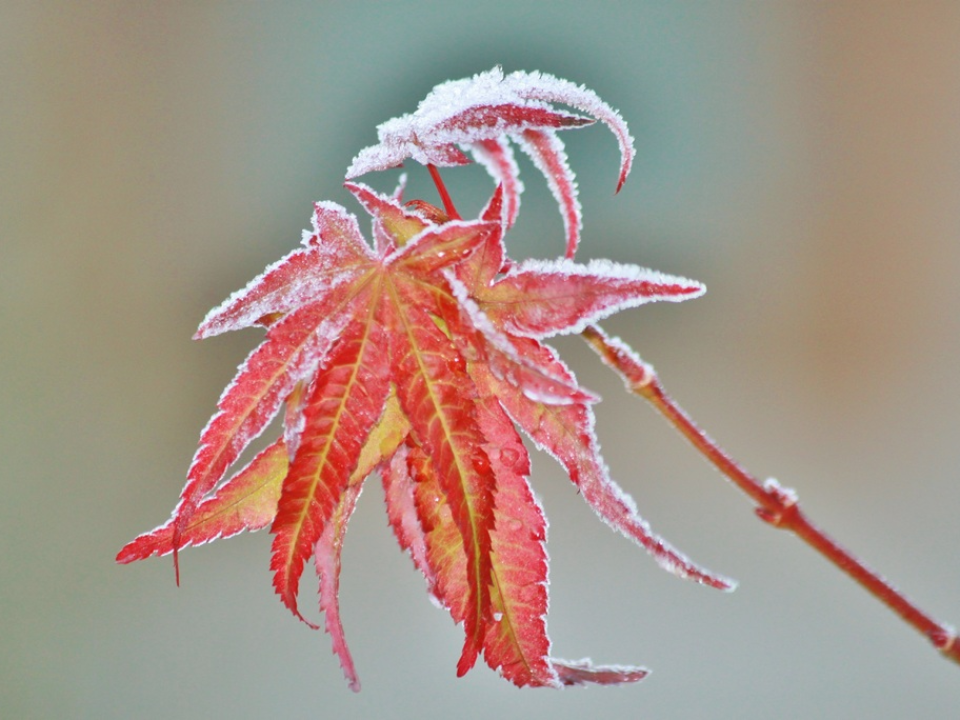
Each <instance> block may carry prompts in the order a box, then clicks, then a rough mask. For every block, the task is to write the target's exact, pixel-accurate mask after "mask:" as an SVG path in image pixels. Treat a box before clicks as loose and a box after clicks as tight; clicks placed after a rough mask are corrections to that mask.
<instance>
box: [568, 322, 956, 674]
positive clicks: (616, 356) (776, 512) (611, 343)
mask: <svg viewBox="0 0 960 720" xmlns="http://www.w3.org/2000/svg"><path fill="white" fill-rule="evenodd" d="M582 336H583V338H584V339H585V340H586V341H587V343H588V344H589V345H590V346H591V347H592V348H593V349H594V350H595V351H596V352H597V354H599V355H600V357H601V359H602V360H603V361H604V363H606V364H607V365H608V366H609V367H611V368H612V369H613V370H614V371H616V372H617V373H618V374H619V375H620V376H621V377H622V378H623V380H624V382H625V383H626V385H627V388H628V389H629V390H630V391H631V392H633V393H635V394H637V395H639V396H640V397H642V398H644V399H645V400H647V401H649V402H650V404H652V405H653V406H654V407H655V408H656V409H657V410H658V411H659V412H660V414H661V415H663V416H664V418H666V419H667V421H669V422H670V424H671V425H673V426H674V427H675V428H676V429H677V430H678V431H679V432H680V433H681V434H682V435H683V436H684V437H685V438H686V439H687V440H688V441H689V442H690V443H691V444H692V445H693V446H694V448H696V449H697V450H698V451H699V452H700V453H701V454H702V455H703V456H704V457H705V458H706V459H707V460H708V461H709V462H710V463H711V464H713V465H714V466H715V467H716V468H717V469H718V470H719V471H720V472H721V473H723V474H724V475H725V476H726V477H727V478H729V479H730V481H731V482H733V484H734V485H736V486H737V487H738V488H740V490H742V491H743V492H744V493H746V494H747V495H748V496H749V497H750V498H751V499H752V500H753V501H754V502H755V503H756V504H757V507H756V508H755V510H754V512H755V513H756V514H757V516H758V517H759V518H760V519H761V520H763V521H764V522H766V523H768V524H770V525H771V526H773V527H776V528H780V529H782V530H790V531H791V532H793V533H794V534H795V535H797V536H798V537H799V538H800V539H801V540H803V541H804V542H806V543H807V544H808V545H810V546H811V547H812V548H813V549H814V550H816V551H817V552H819V553H820V554H821V555H823V557H825V558H826V559H827V560H829V561H830V562H832V563H833V564H834V565H836V566H837V567H838V568H840V570H842V571H843V572H845V573H846V574H847V575H849V576H850V577H851V578H852V579H853V580H854V581H855V582H857V583H858V584H859V585H860V586H861V587H863V588H864V589H866V590H867V592H869V593H870V594H871V595H873V596H874V597H876V598H877V599H878V600H880V601H881V602H882V603H883V604H885V605H886V606H887V607H889V608H890V609H891V610H893V612H895V613H896V614H897V615H899V616H900V617H901V618H902V619H903V620H904V622H906V623H908V624H909V625H911V626H912V627H913V628H914V629H916V630H917V631H918V632H920V633H921V634H923V635H924V636H925V637H926V638H927V639H928V640H929V641H930V642H931V643H933V645H934V647H936V648H937V649H938V650H940V652H941V653H943V654H944V655H945V656H946V657H948V658H949V659H951V660H953V661H954V662H957V663H960V640H958V639H957V634H956V631H955V630H954V629H953V628H952V627H950V626H949V625H945V624H943V623H940V622H938V621H936V620H935V619H933V618H932V617H931V616H930V615H928V614H927V613H925V612H924V611H923V610H921V609H920V608H918V607H917V606H916V605H914V604H913V602H911V601H910V600H909V599H907V597H906V596H905V595H904V594H903V593H901V592H900V591H899V590H897V589H896V588H895V587H894V586H893V585H891V584H890V583H889V582H887V581H886V580H885V579H884V578H883V577H881V576H880V575H879V574H877V573H876V572H875V571H873V570H871V569H870V568H868V567H867V566H866V565H864V563H863V562H862V561H861V560H860V559H859V558H857V557H855V556H854V555H853V554H852V553H850V551H848V550H847V549H845V548H844V547H842V546H841V545H839V544H838V543H837V542H836V541H835V540H833V539H832V538H831V537H830V536H829V535H827V534H826V533H825V532H824V531H823V530H821V529H820V528H818V527H817V526H816V525H814V524H813V523H812V522H811V521H810V520H809V519H808V518H807V516H806V514H805V513H804V512H803V511H802V510H801V509H800V505H799V503H798V502H797V495H796V493H795V492H794V491H793V490H791V489H789V488H784V487H781V486H780V484H779V483H778V482H777V481H776V480H774V479H772V478H770V479H768V480H767V481H766V482H760V481H759V480H758V479H757V478H756V477H754V476H753V475H751V474H750V473H749V472H747V471H746V470H745V469H744V468H743V467H741V466H740V465H739V464H738V463H737V462H736V461H735V460H733V459H732V458H731V457H730V456H729V455H727V453H726V452H724V450H723V449H722V448H720V446H719V445H717V443H716V442H715V441H714V440H712V439H711V438H710V437H709V436H708V435H707V434H706V433H705V432H703V430H701V429H700V428H699V427H698V426H697V424H696V423H695V422H694V421H693V420H692V419H691V418H690V416H689V415H687V413H686V412H685V411H684V410H683V408H681V407H680V406H679V405H678V404H677V403H676V402H674V400H673V399H672V398H671V397H670V396H669V395H668V394H667V393H666V392H665V391H664V389H663V386H662V385H661V384H660V380H659V378H658V377H657V374H656V372H655V371H654V369H653V367H651V366H650V365H648V364H647V363H645V362H643V361H642V360H641V359H640V358H639V356H637V355H636V353H634V352H633V350H631V349H630V348H629V347H628V346H627V345H625V344H624V343H623V342H622V341H620V340H619V339H617V338H611V337H610V336H608V335H607V334H606V333H605V332H604V331H603V330H601V329H600V328H599V327H597V326H596V325H592V326H589V327H587V328H586V329H585V330H584V331H583V333H582Z"/></svg>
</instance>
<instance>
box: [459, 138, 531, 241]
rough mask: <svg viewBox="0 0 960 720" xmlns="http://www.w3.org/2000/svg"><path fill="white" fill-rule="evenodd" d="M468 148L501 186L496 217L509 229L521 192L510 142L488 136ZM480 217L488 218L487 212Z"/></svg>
mask: <svg viewBox="0 0 960 720" xmlns="http://www.w3.org/2000/svg"><path fill="white" fill-rule="evenodd" d="M470 150H471V152H472V153H473V157H474V159H475V160H476V161H477V162H478V163H480V164H481V165H483V166H484V167H485V168H486V169H487V172H488V173H490V177H492V178H493V180H494V182H495V183H496V184H497V186H498V187H501V188H502V192H503V203H502V212H501V213H498V214H497V217H498V218H500V219H501V222H502V223H503V226H504V228H505V229H510V228H511V227H513V224H514V223H515V222H516V221H517V215H518V213H519V212H520V194H521V193H522V192H523V183H522V182H520V168H518V167H517V161H516V160H515V159H514V157H513V149H512V148H511V147H510V143H508V142H506V141H505V140H501V139H500V138H489V139H487V140H480V141H478V142H475V143H473V144H472V145H471V146H470ZM481 217H483V218H484V219H485V220H486V219H490V218H489V215H488V214H487V212H484V213H482V215H481Z"/></svg>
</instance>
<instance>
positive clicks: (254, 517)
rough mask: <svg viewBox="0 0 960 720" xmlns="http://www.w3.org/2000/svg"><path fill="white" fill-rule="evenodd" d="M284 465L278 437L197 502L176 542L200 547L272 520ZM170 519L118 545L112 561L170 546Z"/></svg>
mask: <svg viewBox="0 0 960 720" xmlns="http://www.w3.org/2000/svg"><path fill="white" fill-rule="evenodd" d="M288 467H289V463H288V461H287V449H286V447H285V446H284V443H283V439H282V438H281V439H280V440H277V441H276V442H275V443H273V444H272V445H270V446H269V447H267V448H266V449H265V450H263V451H261V452H260V453H259V454H258V455H257V456H256V457H255V458H254V459H253V460H251V461H250V463H249V464H248V465H247V466H246V467H244V468H243V469H242V470H240V471H239V472H238V473H237V474H236V475H234V476H233V477H232V478H230V480H228V481H227V482H225V483H224V484H223V485H222V486H221V487H220V488H218V489H217V492H216V493H215V494H214V495H212V496H210V497H208V498H206V499H205V500H204V501H203V502H201V503H200V505H199V507H198V508H197V510H196V512H195V513H194V514H193V517H192V518H191V520H190V522H189V523H187V526H186V527H185V528H184V529H183V532H182V533H181V536H180V546H181V547H187V546H188V545H203V544H204V543H208V542H211V541H213V540H217V539H218V538H228V537H233V536H234V535H237V534H238V533H241V532H243V531H244V530H260V529H261V528H265V527H266V526H267V525H269V524H270V523H271V522H273V518H274V516H275V515H276V514H277V501H278V500H279V499H280V486H281V483H282V482H283V478H284V477H285V476H286V474H287V468H288ZM175 520H176V517H172V518H170V520H168V521H167V522H166V523H165V524H163V525H161V526H160V527H158V528H157V529H155V530H152V531H150V532H148V533H144V534H143V535H140V536H139V537H138V538H136V539H135V540H133V541H131V542H129V543H127V544H126V545H124V546H123V548H122V549H121V550H120V552H119V553H118V554H117V562H119V563H129V562H133V561H134V560H143V559H144V558H148V557H150V556H152V555H158V556H163V555H169V554H170V553H172V552H173V550H174V545H173V535H174V528H175Z"/></svg>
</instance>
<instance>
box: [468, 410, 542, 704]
mask: <svg viewBox="0 0 960 720" xmlns="http://www.w3.org/2000/svg"><path fill="white" fill-rule="evenodd" d="M477 409H478V414H477V417H478V420H479V422H480V427H481V429H482V431H483V433H484V435H485V436H486V437H487V439H488V443H487V445H486V446H485V449H486V452H487V457H488V458H489V459H490V464H491V466H492V468H493V472H494V474H495V475H496V478H497V485H496V492H495V494H494V524H493V529H492V530H491V532H490V546H491V580H492V583H491V593H490V594H491V606H492V608H493V613H492V616H491V619H490V622H488V624H487V632H486V635H485V636H484V643H483V656H484V659H485V660H486V662H487V664H488V665H489V666H490V667H491V668H493V669H494V670H499V672H500V673H501V674H502V675H503V676H504V677H505V678H507V679H508V680H510V681H511V682H512V683H514V684H515V685H519V686H525V685H533V686H548V687H556V686H557V685H558V684H559V682H558V678H557V674H556V672H555V671H554V669H553V667H552V665H551V663H550V661H549V660H548V656H549V654H550V640H549V638H548V637H547V623H546V615H547V553H546V549H545V547H544V543H545V542H546V539H547V522H546V519H545V518H544V516H543V510H542V508H541V507H540V504H539V503H538V502H537V500H536V498H535V497H534V496H533V493H532V492H531V490H530V486H529V485H528V483H527V476H529V474H530V459H529V457H528V455H527V450H526V448H525V447H524V445H523V441H522V440H521V439H520V436H519V435H517V432H516V430H514V428H513V423H511V422H510V419H509V418H508V417H507V416H506V414H505V413H504V412H503V409H502V408H501V407H500V404H499V402H498V401H497V400H496V398H493V397H487V398H483V400H482V401H481V403H480V404H479V405H478V408H477Z"/></svg>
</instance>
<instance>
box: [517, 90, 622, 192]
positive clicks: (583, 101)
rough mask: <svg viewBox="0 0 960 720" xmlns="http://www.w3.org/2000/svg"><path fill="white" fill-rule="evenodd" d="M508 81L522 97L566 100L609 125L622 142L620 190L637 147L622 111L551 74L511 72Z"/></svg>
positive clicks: (571, 105) (546, 100)
mask: <svg viewBox="0 0 960 720" xmlns="http://www.w3.org/2000/svg"><path fill="white" fill-rule="evenodd" d="M504 84H506V85H509V86H510V90H511V91H512V92H513V93H515V94H516V95H517V96H518V97H520V98H524V99H527V100H540V101H543V102H548V103H554V102H557V103H563V104H564V105H569V106H570V107H574V108H576V109H577V110H580V111H582V112H585V113H588V114H589V115H592V116H593V117H595V118H596V119H597V120H599V121H600V122H602V123H603V124H604V125H606V126H607V127H609V128H610V130H611V131H612V132H613V134H614V135H615V136H616V138H617V143H618V144H619V145H620V177H619V179H618V181H617V192H620V188H622V187H623V183H624V181H625V180H626V179H627V175H629V174H630V167H631V165H632V164H633V158H634V155H636V150H635V149H634V147H633V137H631V135H630V131H629V130H628V129H627V123H626V122H625V121H624V119H623V118H622V117H621V116H620V113H619V112H617V111H616V110H614V109H613V108H612V107H610V106H609V105H608V104H607V103H605V102H604V101H603V100H601V99H600V96H599V95H597V94H596V93H595V92H594V91H593V90H590V89H588V88H586V87H584V86H583V85H576V84H575V83H572V82H570V81H569V80H563V79H561V78H558V77H554V76H553V75H548V74H547V73H540V72H532V73H526V72H515V73H511V74H510V75H508V76H507V77H506V78H505V79H504Z"/></svg>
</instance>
